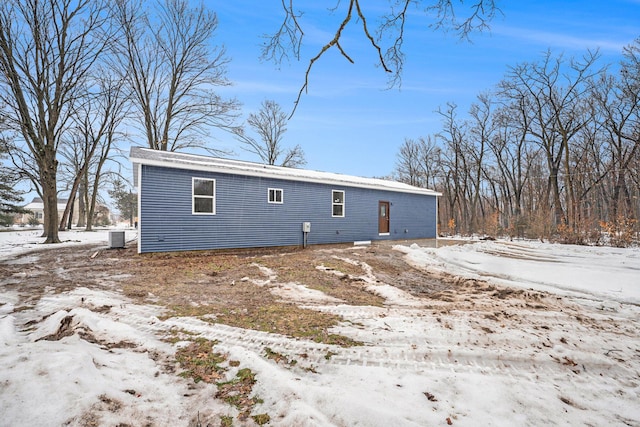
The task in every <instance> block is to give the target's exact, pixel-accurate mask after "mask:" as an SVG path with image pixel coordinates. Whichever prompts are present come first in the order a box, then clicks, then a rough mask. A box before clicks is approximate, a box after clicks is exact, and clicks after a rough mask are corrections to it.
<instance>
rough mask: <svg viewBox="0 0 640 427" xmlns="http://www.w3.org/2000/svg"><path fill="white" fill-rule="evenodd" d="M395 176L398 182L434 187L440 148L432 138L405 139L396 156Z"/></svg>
mask: <svg viewBox="0 0 640 427" xmlns="http://www.w3.org/2000/svg"><path fill="white" fill-rule="evenodd" d="M397 157H398V159H397V161H396V169H395V176H396V179H397V180H398V181H400V182H404V183H407V184H410V185H415V186H416V187H424V188H430V186H431V187H435V185H436V181H435V178H436V176H437V174H438V172H439V171H440V166H441V161H440V148H439V147H438V146H437V145H436V144H435V142H434V140H433V138H431V137H430V136H429V137H427V138H422V137H420V138H418V139H417V140H414V139H410V138H406V139H405V140H404V143H403V144H402V145H401V146H400V151H399V152H398V155H397Z"/></svg>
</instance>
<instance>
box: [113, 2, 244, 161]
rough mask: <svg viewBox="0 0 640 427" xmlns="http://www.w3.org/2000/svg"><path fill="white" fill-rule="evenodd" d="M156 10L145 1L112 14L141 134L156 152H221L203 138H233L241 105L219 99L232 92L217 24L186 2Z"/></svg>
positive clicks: (115, 6)
mask: <svg viewBox="0 0 640 427" xmlns="http://www.w3.org/2000/svg"><path fill="white" fill-rule="evenodd" d="M154 4H155V5H156V8H155V9H151V10H148V6H149V4H148V3H147V2H144V1H143V0H134V1H130V0H116V1H115V2H114V4H113V9H112V13H113V15H114V16H115V18H116V20H117V21H118V24H119V31H120V37H119V39H118V43H117V48H116V50H117V57H118V61H119V64H118V65H119V66H120V69H121V71H122V74H123V76H124V78H125V82H126V84H127V85H128V86H129V89H130V91H131V92H132V96H133V103H134V106H135V108H134V111H136V112H137V115H138V118H137V122H138V127H139V128H140V130H141V131H142V134H143V135H144V137H145V138H146V140H147V145H148V146H149V148H152V149H156V150H165V151H166V150H168V151H175V150H180V149H184V148H187V147H191V148H193V147H199V148H204V149H207V150H209V151H210V152H214V153H215V152H219V151H218V150H215V149H213V148H212V147H210V146H208V145H207V144H206V143H205V142H204V141H205V138H203V136H206V135H207V133H208V130H209V129H210V128H211V127H215V128H219V129H225V130H229V131H232V130H233V129H234V121H235V119H236V117H237V110H238V108H239V104H238V102H237V101H236V100H235V99H231V100H225V99H223V98H222V97H221V96H220V95H218V94H217V93H216V91H215V89H216V88H218V87H221V86H228V85H230V82H229V81H228V80H227V78H226V72H227V70H226V65H227V63H228V62H229V60H228V58H227V57H226V56H225V49H224V47H222V46H215V45H214V44H213V43H212V42H213V37H214V34H215V31H216V28H217V26H218V19H217V17H216V15H215V13H213V12H210V11H209V10H207V9H206V8H205V6H204V5H200V6H198V7H191V6H190V5H189V4H190V3H189V2H188V1H187V0H164V1H163V2H158V3H154ZM151 12H155V14H152V13H151Z"/></svg>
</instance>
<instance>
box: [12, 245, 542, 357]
mask: <svg viewBox="0 0 640 427" xmlns="http://www.w3.org/2000/svg"><path fill="white" fill-rule="evenodd" d="M24 258H25V260H24V262H21V260H20V259H18V260H17V262H12V263H8V264H4V265H2V268H1V269H0V283H2V284H3V285H4V286H6V287H11V288H17V289H18V290H19V292H20V294H21V296H22V297H23V299H22V301H21V302H20V304H16V310H24V309H28V308H29V307H31V306H33V305H34V304H36V303H37V301H38V300H39V299H40V298H41V297H42V295H44V293H45V292H63V291H68V290H70V289H73V288H75V287H78V286H84V287H88V288H100V289H105V288H106V289H109V290H112V291H119V292H123V293H124V294H125V295H126V296H128V297H130V298H132V299H134V300H136V301H139V302H140V303H154V304H158V305H162V306H164V307H166V308H167V312H166V316H167V317H171V316H195V317H199V318H201V319H204V320H207V321H210V322H217V323H223V324H227V325H230V326H236V327H241V328H246V329H254V330H259V331H265V332H274V333H279V334H283V335H287V336H291V337H298V338H305V339H310V340H313V341H316V342H324V343H332V344H340V345H347V346H348V345H354V344H357V343H355V342H353V341H351V340H349V339H347V338H345V337H340V336H337V335H333V334H330V333H329V332H328V330H329V329H330V328H331V327H333V326H335V325H337V324H338V323H339V322H340V321H341V320H342V319H341V318H340V316H338V315H335V314H330V313H326V312H320V311H317V310H310V309H307V308H302V307H300V306H298V304H296V303H295V302H288V301H286V300H283V299H282V298H279V297H277V296H275V295H274V294H273V293H272V292H270V288H272V287H274V286H279V285H281V284H283V283H290V282H295V283H300V284H304V285H305V286H306V287H308V288H310V289H315V290H318V291H321V292H323V293H325V294H327V295H329V296H331V297H334V298H338V299H339V300H341V301H343V303H344V304H349V305H354V306H382V305H384V303H385V301H384V299H383V298H381V297H380V296H378V295H376V294H374V293H373V292H372V291H371V290H370V286H369V285H370V283H368V282H367V280H368V281H369V282H370V281H371V277H367V272H366V271H365V270H364V268H363V265H367V266H368V267H370V268H371V272H372V274H373V276H374V277H375V279H376V280H377V283H380V284H384V283H387V284H392V285H393V286H395V287H397V288H400V289H402V290H404V291H406V292H408V293H409V294H411V295H413V296H416V297H420V298H422V299H423V300H424V301H425V307H432V308H434V309H440V310H442V311H445V312H448V311H451V310H484V311H485V312H488V313H489V315H491V316H494V317H496V318H497V317H498V316H503V315H502V314H501V313H500V312H498V313H497V314H494V313H493V312H492V310H494V307H493V305H494V302H495V300H501V302H502V303H504V304H502V305H506V306H507V307H513V308H517V307H526V308H530V309H544V308H547V306H548V301H547V298H546V296H545V294H542V293H540V292H533V291H526V290H518V289H510V288H498V287H496V286H492V285H489V284H487V283H485V282H482V281H477V280H468V279H461V278H459V277H452V276H448V275H443V274H439V275H434V274H431V273H429V272H425V271H421V270H418V269H416V268H413V267H411V266H410V265H409V264H407V263H406V262H405V261H404V260H403V255H402V253H400V252H398V251H395V250H393V249H392V247H391V246H390V245H385V244H379V245H378V244H373V245H371V246H369V247H365V248H354V247H352V246H347V245H336V246H323V247H317V248H308V249H304V250H303V249H299V250H292V249H288V250H285V249H269V250H256V249H254V250H250V251H236V252H216V251H199V252H175V253H161V254H137V253H136V252H135V250H134V249H133V248H128V249H115V250H104V249H97V248H96V247H92V246H86V247H74V248H59V249H56V250H46V251H41V252H36V253H31V254H28V255H25V256H24ZM30 260H31V261H32V262H28V261H30ZM350 260H355V261H357V262H349V261H350ZM265 269H266V271H270V272H272V276H273V277H267V276H268V275H266V274H265ZM334 273H338V274H334ZM257 282H260V283H264V285H263V286H257V285H256V283H257ZM91 309H92V310H94V311H101V310H104V311H108V310H109V309H110V307H92V308H91ZM502 311H503V312H504V310H502ZM65 332H66V333H68V332H69V331H67V330H64V329H63V330H61V331H59V332H58V334H57V336H60V337H61V336H64V334H65ZM51 339H56V337H52V338H51ZM58 339H59V338H58Z"/></svg>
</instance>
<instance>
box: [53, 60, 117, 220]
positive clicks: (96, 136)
mask: <svg viewBox="0 0 640 427" xmlns="http://www.w3.org/2000/svg"><path fill="white" fill-rule="evenodd" d="M91 87H92V89H89V90H87V95H86V98H85V102H84V103H83V104H82V105H81V106H80V108H79V109H78V111H77V114H76V115H75V116H74V120H73V123H74V124H73V127H72V128H71V129H70V130H69V132H68V134H69V136H70V138H71V141H69V142H68V144H67V146H66V147H65V149H63V150H61V154H62V157H63V158H64V159H65V163H66V164H67V165H68V166H70V167H69V168H68V170H69V172H70V173H71V176H70V177H69V183H70V186H69V187H70V188H69V192H70V196H69V199H68V202H67V206H66V207H65V210H64V213H63V215H62V218H61V221H60V230H64V229H66V228H67V227H69V226H70V223H71V221H70V218H71V217H72V208H73V206H74V202H75V199H76V194H77V193H78V190H79V189H82V191H81V193H82V194H81V195H80V205H81V206H83V207H84V208H85V210H84V212H83V213H84V217H85V218H86V221H85V227H86V229H87V230H91V229H92V225H93V224H92V223H93V214H94V212H95V208H96V199H97V197H98V189H99V184H100V178H101V175H102V169H103V166H104V164H105V162H106V160H107V159H108V157H109V153H110V150H111V147H112V145H113V140H114V137H115V135H116V132H117V128H118V126H119V125H120V124H121V123H122V121H123V120H124V115H125V112H126V104H125V102H126V100H127V99H126V97H125V94H124V87H123V85H122V80H120V79H119V78H117V76H114V75H113V74H111V73H109V71H107V70H104V69H102V70H96V72H95V73H94V77H93V78H92V79H91Z"/></svg>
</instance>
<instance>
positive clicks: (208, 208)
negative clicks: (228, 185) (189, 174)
mask: <svg viewBox="0 0 640 427" xmlns="http://www.w3.org/2000/svg"><path fill="white" fill-rule="evenodd" d="M192 188H193V189H192V196H193V197H192V199H193V204H192V213H193V214H194V215H215V214H216V180H215V179H208V178H193V187H192Z"/></svg>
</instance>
